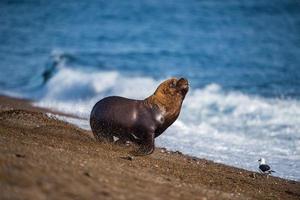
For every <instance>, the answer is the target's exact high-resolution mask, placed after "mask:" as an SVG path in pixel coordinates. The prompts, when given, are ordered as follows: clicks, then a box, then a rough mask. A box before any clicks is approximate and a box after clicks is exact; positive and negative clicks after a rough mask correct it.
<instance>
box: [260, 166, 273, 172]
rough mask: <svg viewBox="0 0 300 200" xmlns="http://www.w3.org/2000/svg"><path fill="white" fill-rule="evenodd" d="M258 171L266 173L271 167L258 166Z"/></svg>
mask: <svg viewBox="0 0 300 200" xmlns="http://www.w3.org/2000/svg"><path fill="white" fill-rule="evenodd" d="M259 169H260V170H261V171H262V172H267V171H269V170H270V169H271V167H270V166H269V165H260V166H259Z"/></svg>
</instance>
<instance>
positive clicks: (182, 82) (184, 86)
mask: <svg viewBox="0 0 300 200" xmlns="http://www.w3.org/2000/svg"><path fill="white" fill-rule="evenodd" d="M176 85H177V87H178V88H179V90H180V91H181V92H182V93H183V94H184V95H185V94H186V93H187V92H188V91H189V82H188V80H187V79H185V78H180V79H179V80H178V81H177V84H176Z"/></svg>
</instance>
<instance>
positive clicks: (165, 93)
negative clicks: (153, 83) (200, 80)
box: [154, 78, 189, 100]
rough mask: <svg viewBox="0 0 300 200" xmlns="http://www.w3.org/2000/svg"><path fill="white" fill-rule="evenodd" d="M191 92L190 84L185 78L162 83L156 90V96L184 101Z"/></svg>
mask: <svg viewBox="0 0 300 200" xmlns="http://www.w3.org/2000/svg"><path fill="white" fill-rule="evenodd" d="M188 91H189V82H188V80H187V79H185V78H179V79H177V78H171V79H168V80H166V81H164V82H162V83H161V84H160V85H159V86H158V88H157V89H156V91H155V93H154V95H155V96H157V97H161V98H162V97H165V98H166V97H167V98H170V99H174V98H180V99H181V100H183V99H184V97H185V95H186V94H187V92H188Z"/></svg>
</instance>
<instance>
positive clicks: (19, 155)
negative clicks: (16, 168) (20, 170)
mask: <svg viewBox="0 0 300 200" xmlns="http://www.w3.org/2000/svg"><path fill="white" fill-rule="evenodd" d="M15 155H16V157H18V158H25V155H24V154H18V153H16V154H15Z"/></svg>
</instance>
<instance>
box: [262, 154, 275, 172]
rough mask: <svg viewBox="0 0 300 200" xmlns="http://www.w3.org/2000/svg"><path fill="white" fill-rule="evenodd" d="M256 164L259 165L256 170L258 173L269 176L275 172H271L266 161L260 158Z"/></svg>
mask: <svg viewBox="0 0 300 200" xmlns="http://www.w3.org/2000/svg"><path fill="white" fill-rule="evenodd" d="M258 163H259V166H258V169H259V171H260V173H262V174H267V175H269V174H271V173H272V172H275V171H273V170H271V167H270V166H269V165H267V164H266V160H265V159H264V158H260V159H259V160H258Z"/></svg>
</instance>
